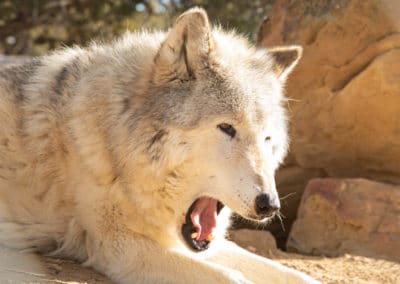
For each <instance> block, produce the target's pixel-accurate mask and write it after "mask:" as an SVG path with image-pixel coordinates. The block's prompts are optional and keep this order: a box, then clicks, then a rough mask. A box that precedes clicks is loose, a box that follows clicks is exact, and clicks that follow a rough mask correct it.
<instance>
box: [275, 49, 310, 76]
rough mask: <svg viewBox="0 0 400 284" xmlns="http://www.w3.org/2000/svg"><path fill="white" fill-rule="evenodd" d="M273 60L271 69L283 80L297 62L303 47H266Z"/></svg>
mask: <svg viewBox="0 0 400 284" xmlns="http://www.w3.org/2000/svg"><path fill="white" fill-rule="evenodd" d="M268 53H269V54H270V56H271V57H272V60H273V66H272V68H273V70H274V72H275V74H276V75H277V76H278V78H279V79H280V80H281V81H285V80H286V78H287V76H288V75H289V73H290V72H292V70H293V68H294V67H295V66H296V65H297V63H298V62H299V60H300V58H301V56H302V54H303V48H302V47H301V46H298V45H292V46H282V47H274V48H271V49H268Z"/></svg>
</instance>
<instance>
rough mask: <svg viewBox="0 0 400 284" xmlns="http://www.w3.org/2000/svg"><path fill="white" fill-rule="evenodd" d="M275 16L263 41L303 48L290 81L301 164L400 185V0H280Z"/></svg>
mask: <svg viewBox="0 0 400 284" xmlns="http://www.w3.org/2000/svg"><path fill="white" fill-rule="evenodd" d="M270 15H271V17H270V18H269V20H267V21H265V22H264V24H263V26H262V28H261V30H260V35H259V41H260V43H261V44H262V45H264V46H274V45H282V44H300V45H302V46H303V48H304V56H303V59H302V60H301V62H300V64H299V66H298V67H296V70H295V72H294V74H293V75H292V76H291V77H290V78H289V80H288V85H287V95H288V96H289V97H290V98H291V99H293V100H295V101H292V102H291V103H290V108H289V113H290V117H291V134H292V135H291V139H292V146H291V149H292V155H293V161H294V163H295V164H296V165H298V166H300V167H302V168H307V169H308V168H313V169H315V168H317V169H323V170H324V172H325V173H326V174H327V175H328V176H338V177H359V176H362V177H367V178H370V179H375V180H379V181H389V182H396V183H400V163H399V161H400V80H399V78H400V50H399V49H400V17H398V15H400V2H399V1H398V0H353V1H348V0H330V1H328V0H325V1H316V0H313V1H293V0H278V1H276V3H275V4H274V6H273V8H272V11H271V14H270Z"/></svg>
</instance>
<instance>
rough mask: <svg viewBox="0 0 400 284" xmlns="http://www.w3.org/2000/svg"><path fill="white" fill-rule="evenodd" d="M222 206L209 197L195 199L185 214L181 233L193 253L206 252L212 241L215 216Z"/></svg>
mask: <svg viewBox="0 0 400 284" xmlns="http://www.w3.org/2000/svg"><path fill="white" fill-rule="evenodd" d="M223 207H224V205H223V204H222V203H221V202H220V201H218V200H216V199H214V198H211V197H206V196H205V197H200V198H198V199H196V200H195V201H194V202H193V203H192V205H191V206H190V207H189V209H188V210H187V212H186V218H185V224H183V225H182V228H181V233H182V236H183V239H184V240H185V242H186V244H187V245H188V246H189V247H190V248H191V249H192V250H194V251H196V252H199V251H203V250H206V249H207V248H208V247H209V244H210V243H211V242H212V240H213V231H214V229H215V228H216V226H217V216H218V214H219V212H220V211H221V209H222V208H223Z"/></svg>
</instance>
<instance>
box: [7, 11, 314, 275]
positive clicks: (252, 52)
mask: <svg viewBox="0 0 400 284" xmlns="http://www.w3.org/2000/svg"><path fill="white" fill-rule="evenodd" d="M282 52H284V50H283V51H282ZM297 59H298V58H296V60H295V61H296V62H297ZM295 61H293V62H292V65H290V64H289V65H287V66H289V67H290V68H293V64H295ZM274 64H278V63H277V62H275V61H274V58H273V56H269V55H268V53H267V52H266V51H264V50H257V49H255V48H253V47H249V45H248V44H247V42H246V41H245V40H244V39H242V38H240V37H239V36H237V35H235V34H233V33H225V32H223V31H221V30H211V29H210V27H209V24H208V19H207V16H206V14H205V12H204V11H203V10H200V9H192V10H190V11H188V12H187V13H185V14H184V15H182V16H181V17H180V18H179V19H178V21H177V23H176V25H175V26H174V27H173V29H172V30H171V31H170V32H169V33H167V34H165V33H146V32H142V33H136V34H127V35H126V36H125V37H123V38H122V39H120V40H118V41H116V42H114V43H113V44H111V45H92V46H90V47H88V48H86V49H80V48H73V49H66V50H63V51H60V52H56V53H54V54H52V55H49V56H45V57H42V58H39V59H36V60H34V61H32V62H31V63H28V64H24V65H21V66H15V67H10V68H8V69H6V70H4V71H1V72H0V243H1V244H3V245H6V246H8V247H12V248H16V249H21V250H26V249H33V250H37V251H40V252H45V253H50V254H52V255H55V256H60V257H67V258H73V259H77V260H79V261H82V262H84V263H85V264H86V265H90V266H92V267H93V268H95V269H96V270H98V271H100V272H102V273H105V274H107V275H108V276H109V277H111V278H112V279H113V280H115V281H116V282H118V283H250V282H254V283H312V282H315V281H314V280H312V279H311V278H309V277H308V276H306V275H304V274H302V273H299V272H296V271H294V270H292V269H289V268H286V267H283V266H282V265H279V264H277V263H275V262H273V261H270V260H267V259H265V258H262V257H259V256H256V255H254V254H251V253H249V252H247V251H245V250H243V249H241V248H239V247H237V246H236V245H234V244H233V243H230V242H228V241H226V240H224V239H223V237H224V236H223V235H224V231H225V225H227V219H228V218H227V215H228V214H227V211H228V210H227V209H224V210H225V213H221V214H220V216H219V219H220V220H219V227H218V232H219V233H218V234H217V235H218V236H217V239H216V240H215V241H214V242H213V243H212V245H211V248H210V249H209V250H208V251H206V252H204V253H194V252H191V251H190V250H188V249H187V247H186V246H185V245H184V243H183V241H182V237H181V234H180V226H181V225H182V223H183V222H184V216H185V213H186V211H187V209H188V208H189V206H190V205H191V203H192V202H193V201H194V200H195V199H196V198H198V197H200V196H204V195H207V196H211V197H214V198H216V199H219V200H220V201H222V202H223V203H224V204H225V205H226V206H227V207H229V208H231V209H232V210H234V211H236V212H238V213H239V214H241V215H243V216H244V217H255V214H256V213H255V212H254V200H255V197H256V196H257V195H258V194H259V193H260V192H266V193H269V194H270V196H271V198H278V197H277V193H276V189H275V183H274V171H275V169H276V168H277V166H278V164H279V162H280V161H281V160H282V159H283V157H284V155H285V153H286V147H287V137H286V121H285V113H284V110H283V107H282V105H281V104H282V101H283V96H282V82H283V79H282V78H280V77H279V74H276V73H274V71H273V70H274V68H273V67H274ZM286 75H287V74H285V76H286ZM220 123H230V124H232V125H234V127H235V128H236V130H237V135H236V137H235V138H234V139H232V138H230V137H228V136H227V135H225V134H224V133H222V132H221V131H220V130H219V129H218V128H217V127H216V126H217V125H218V124H220ZM267 136H270V137H271V140H268V141H265V137H267ZM222 219H225V221H224V220H222ZM224 224H225V225H224Z"/></svg>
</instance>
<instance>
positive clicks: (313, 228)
mask: <svg viewBox="0 0 400 284" xmlns="http://www.w3.org/2000/svg"><path fill="white" fill-rule="evenodd" d="M287 249H288V250H291V251H299V252H302V253H306V254H316V255H321V254H322V255H327V256H337V255H339V254H343V253H353V254H358V255H364V256H372V257H382V258H388V259H393V260H397V261H400V186H395V185H389V184H384V183H378V182H372V181H369V180H366V179H333V178H326V179H314V180H311V181H310V182H309V183H308V185H307V188H306V190H305V191H304V194H303V197H302V200H301V204H300V207H299V211H298V216H297V219H296V221H295V222H294V224H293V227H292V230H291V232H290V235H289V239H288V243H287Z"/></svg>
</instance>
